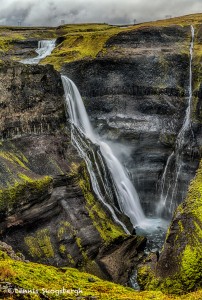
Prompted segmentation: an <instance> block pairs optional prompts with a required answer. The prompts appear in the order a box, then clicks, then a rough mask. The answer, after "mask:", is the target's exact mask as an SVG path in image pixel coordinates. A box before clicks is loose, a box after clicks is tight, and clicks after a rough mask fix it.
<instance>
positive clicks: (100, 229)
mask: <svg viewBox="0 0 202 300" xmlns="http://www.w3.org/2000/svg"><path fill="white" fill-rule="evenodd" d="M0 77H1V85H0V91H1V100H0V103H1V112H0V134H1V144H0V168H1V169H0V186H1V189H0V216H1V220H0V240H1V241H3V242H6V243H8V244H9V245H11V246H12V247H13V249H14V251H15V252H17V253H19V252H20V253H22V254H23V255H24V256H25V258H26V259H28V260H30V261H35V262H41V263H45V264H50V265H55V266H60V267H62V266H70V267H77V268H80V269H83V270H87V271H89V272H91V273H93V274H97V275H99V276H100V277H102V278H105V279H110V280H114V281H116V282H121V283H126V282H127V281H128V276H129V274H130V272H131V270H132V268H133V267H134V265H135V264H136V262H137V260H138V259H139V258H140V257H141V256H142V255H143V248H144V245H145V238H142V237H137V236H130V235H126V234H125V233H124V231H123V229H122V228H120V227H119V226H117V225H116V224H115V223H114V221H113V220H112V218H111V215H110V213H109V211H108V210H107V209H106V208H105V207H103V206H102V205H101V204H100V203H99V202H98V201H97V200H96V198H95V195H94V194H93V192H92V187H91V184H90V180H89V177H88V174H87V171H86V166H85V164H84V162H83V161H82V160H81V158H80V157H79V156H78V154H77V151H76V150H75V149H74V147H73V146H72V144H71V137H70V126H69V123H68V121H67V116H66V113H65V102H64V95H63V94H64V93H63V87H62V82H61V78H60V74H59V73H58V72H56V71H55V70H54V69H53V67H52V66H50V65H47V66H30V65H28V66H25V65H22V64H17V63H3V64H1V65H0ZM106 247H110V254H109V253H108V254H106V250H105V249H106ZM106 257H107V258H106ZM116 257H117V259H115V258H116ZM110 258H111V259H110ZM112 258H113V259H115V260H116V264H115V265H113V264H112V263H111V260H112ZM134 259H135V260H136V262H135V261H134ZM115 269H117V270H118V271H117V272H116V274H115ZM114 274H115V275H114Z"/></svg>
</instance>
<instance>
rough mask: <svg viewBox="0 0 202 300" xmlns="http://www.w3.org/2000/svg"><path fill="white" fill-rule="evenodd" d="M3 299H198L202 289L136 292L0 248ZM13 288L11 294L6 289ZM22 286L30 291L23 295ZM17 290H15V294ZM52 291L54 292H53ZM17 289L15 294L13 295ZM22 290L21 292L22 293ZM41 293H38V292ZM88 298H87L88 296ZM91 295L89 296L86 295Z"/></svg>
mask: <svg viewBox="0 0 202 300" xmlns="http://www.w3.org/2000/svg"><path fill="white" fill-rule="evenodd" d="M0 281H1V282H2V283H1V289H0V297H1V299H10V300H12V299H35V300H38V299H44V297H46V298H45V299H66V300H67V299H69V300H70V299H71V300H73V299H78V298H77V297H81V299H100V300H109V299H110V300H112V299H113V300H121V299H127V300H132V299H134V300H149V299H155V300H174V299H175V300H179V299H184V300H191V299H194V300H199V299H201V297H202V292H201V291H198V292H197V293H192V294H188V295H186V296H181V297H180V298H179V297H174V296H167V295H164V294H162V293H161V292H136V291H134V290H132V289H130V288H125V287H123V286H120V285H117V284H113V283H110V282H107V281H103V280H101V279H99V278H97V277H95V276H93V275H90V274H87V273H83V272H80V271H78V270H76V269H70V268H55V267H50V266H46V265H40V264H36V263H30V262H23V261H16V260H13V259H11V258H10V257H9V256H8V255H7V254H6V253H5V252H2V251H0ZM6 286H7V287H8V288H10V292H11V294H9V293H8V292H7V291H8V289H7V288H6ZM23 289H24V290H25V291H24V293H26V290H29V291H30V293H28V294H26V295H25V294H23ZM15 291H16V293H15ZM51 291H52V292H51ZM13 292H14V294H12V293H13ZM20 292H21V294H20ZM37 292H38V293H37ZM85 297H86V298H85ZM87 297H89V298H87Z"/></svg>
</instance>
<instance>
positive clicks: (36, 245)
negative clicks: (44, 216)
mask: <svg viewBox="0 0 202 300" xmlns="http://www.w3.org/2000/svg"><path fill="white" fill-rule="evenodd" d="M25 244H26V245H27V247H28V248H29V253H30V255H31V256H32V257H33V258H36V257H37V258H41V257H46V258H51V257H54V251H53V247H52V243H51V238H50V232H49V229H48V228H46V229H41V230H38V231H37V232H36V233H35V234H34V235H33V236H27V237H25Z"/></svg>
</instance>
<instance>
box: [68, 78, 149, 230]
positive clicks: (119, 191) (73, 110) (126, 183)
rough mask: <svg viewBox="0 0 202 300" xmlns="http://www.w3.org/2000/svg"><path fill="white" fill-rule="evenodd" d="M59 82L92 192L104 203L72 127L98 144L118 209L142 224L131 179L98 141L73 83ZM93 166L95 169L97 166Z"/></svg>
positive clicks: (110, 151)
mask: <svg viewBox="0 0 202 300" xmlns="http://www.w3.org/2000/svg"><path fill="white" fill-rule="evenodd" d="M62 82H63V86H64V91H65V96H66V101H67V106H68V112H69V115H70V120H71V124H72V128H73V130H72V139H73V142H74V144H75V145H76V147H77V149H78V150H79V152H80V153H81V155H82V156H83V157H84V158H85V160H86V163H87V166H88V170H89V173H90V177H91V179H92V185H93V188H94V191H95V193H96V194H97V195H98V197H99V199H100V200H101V201H102V202H103V203H104V204H105V205H106V202H105V199H103V195H102V193H101V192H100V189H99V184H98V182H97V180H96V175H95V173H94V172H93V168H92V163H91V161H90V159H89V157H88V155H87V154H86V153H85V151H84V150H83V147H82V145H81V143H83V142H84V141H82V140H81V138H79V137H78V135H77V134H75V133H76V131H75V129H74V128H76V130H77V131H78V132H81V133H82V134H83V135H84V137H85V138H86V139H88V140H90V141H91V142H92V143H93V144H97V145H98V147H99V149H100V152H101V154H102V157H103V160H104V163H105V164H106V165H107V167H108V169H109V171H110V174H111V178H112V180H113V184H114V187H115V191H116V197H117V200H118V204H119V207H120V209H121V211H122V212H123V213H124V214H125V215H127V216H128V217H129V218H130V220H131V222H132V224H133V225H134V226H137V225H138V226H140V227H141V226H144V224H147V219H146V217H145V215H144V213H143V210H142V208H141V205H140V200H139V197H138V195H137V192H136V190H135V187H134V186H133V184H132V183H131V181H130V179H129V177H128V175H127V173H126V171H125V169H124V167H123V165H122V164H121V162H120V161H119V160H118V158H117V157H115V155H114V153H113V151H112V149H111V147H110V146H109V145H108V144H107V143H106V142H105V141H102V140H101V139H100V137H99V136H96V135H95V133H94V131H93V128H92V126H91V124H90V121H89V118H88V115H87V112H86V109H85V107H84V104H83V101H82V98H81V96H80V93H79V91H78V89H77V87H76V86H75V84H74V83H73V82H72V81H71V80H70V79H69V78H67V77H66V76H62ZM102 163H103V162H102ZM97 168H98V169H99V167H97ZM108 208H109V204H108ZM110 211H111V212H112V211H113V213H112V215H113V217H114V219H116V221H118V223H120V221H119V220H117V217H116V214H115V212H114V209H113V208H112V207H111V206H110ZM122 226H123V224H122ZM124 227H125V226H124Z"/></svg>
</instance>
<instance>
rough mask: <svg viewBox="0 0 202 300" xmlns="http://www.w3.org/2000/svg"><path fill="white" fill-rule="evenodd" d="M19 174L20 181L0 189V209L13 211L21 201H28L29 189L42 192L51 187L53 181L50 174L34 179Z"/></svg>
mask: <svg viewBox="0 0 202 300" xmlns="http://www.w3.org/2000/svg"><path fill="white" fill-rule="evenodd" d="M18 176H19V178H20V180H19V182H16V183H15V184H14V185H11V186H10V187H8V188H4V189H1V190H0V211H4V212H6V211H11V210H13V209H14V208H15V207H17V206H18V205H19V204H20V203H25V202H28V201H29V197H27V196H26V193H27V191H30V192H32V193H35V194H41V192H43V191H44V190H46V189H48V188H49V186H50V184H51V182H52V177H50V176H44V177H41V178H40V179H32V178H30V177H28V176H27V175H25V174H18Z"/></svg>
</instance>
